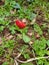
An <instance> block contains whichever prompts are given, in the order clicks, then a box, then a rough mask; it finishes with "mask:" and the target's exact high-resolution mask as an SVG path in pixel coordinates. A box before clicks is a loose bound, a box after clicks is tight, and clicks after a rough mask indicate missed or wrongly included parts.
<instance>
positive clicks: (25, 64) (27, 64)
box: [21, 62, 33, 65]
mask: <svg viewBox="0 0 49 65" xmlns="http://www.w3.org/2000/svg"><path fill="white" fill-rule="evenodd" d="M21 65H33V63H31V62H30V63H24V64H21Z"/></svg>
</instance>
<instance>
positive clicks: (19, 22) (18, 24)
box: [16, 20, 26, 29]
mask: <svg viewBox="0 0 49 65" xmlns="http://www.w3.org/2000/svg"><path fill="white" fill-rule="evenodd" d="M16 25H17V26H18V27H19V28H20V29H23V28H25V27H26V24H25V23H24V22H22V21H20V20H16Z"/></svg>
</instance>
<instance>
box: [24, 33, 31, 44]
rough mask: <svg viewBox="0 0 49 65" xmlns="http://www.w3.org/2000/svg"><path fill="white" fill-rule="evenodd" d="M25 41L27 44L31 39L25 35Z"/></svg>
mask: <svg viewBox="0 0 49 65" xmlns="http://www.w3.org/2000/svg"><path fill="white" fill-rule="evenodd" d="M23 40H24V42H25V43H28V42H30V40H31V39H30V38H29V37H28V36H27V35H25V34H24V33H23Z"/></svg>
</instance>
